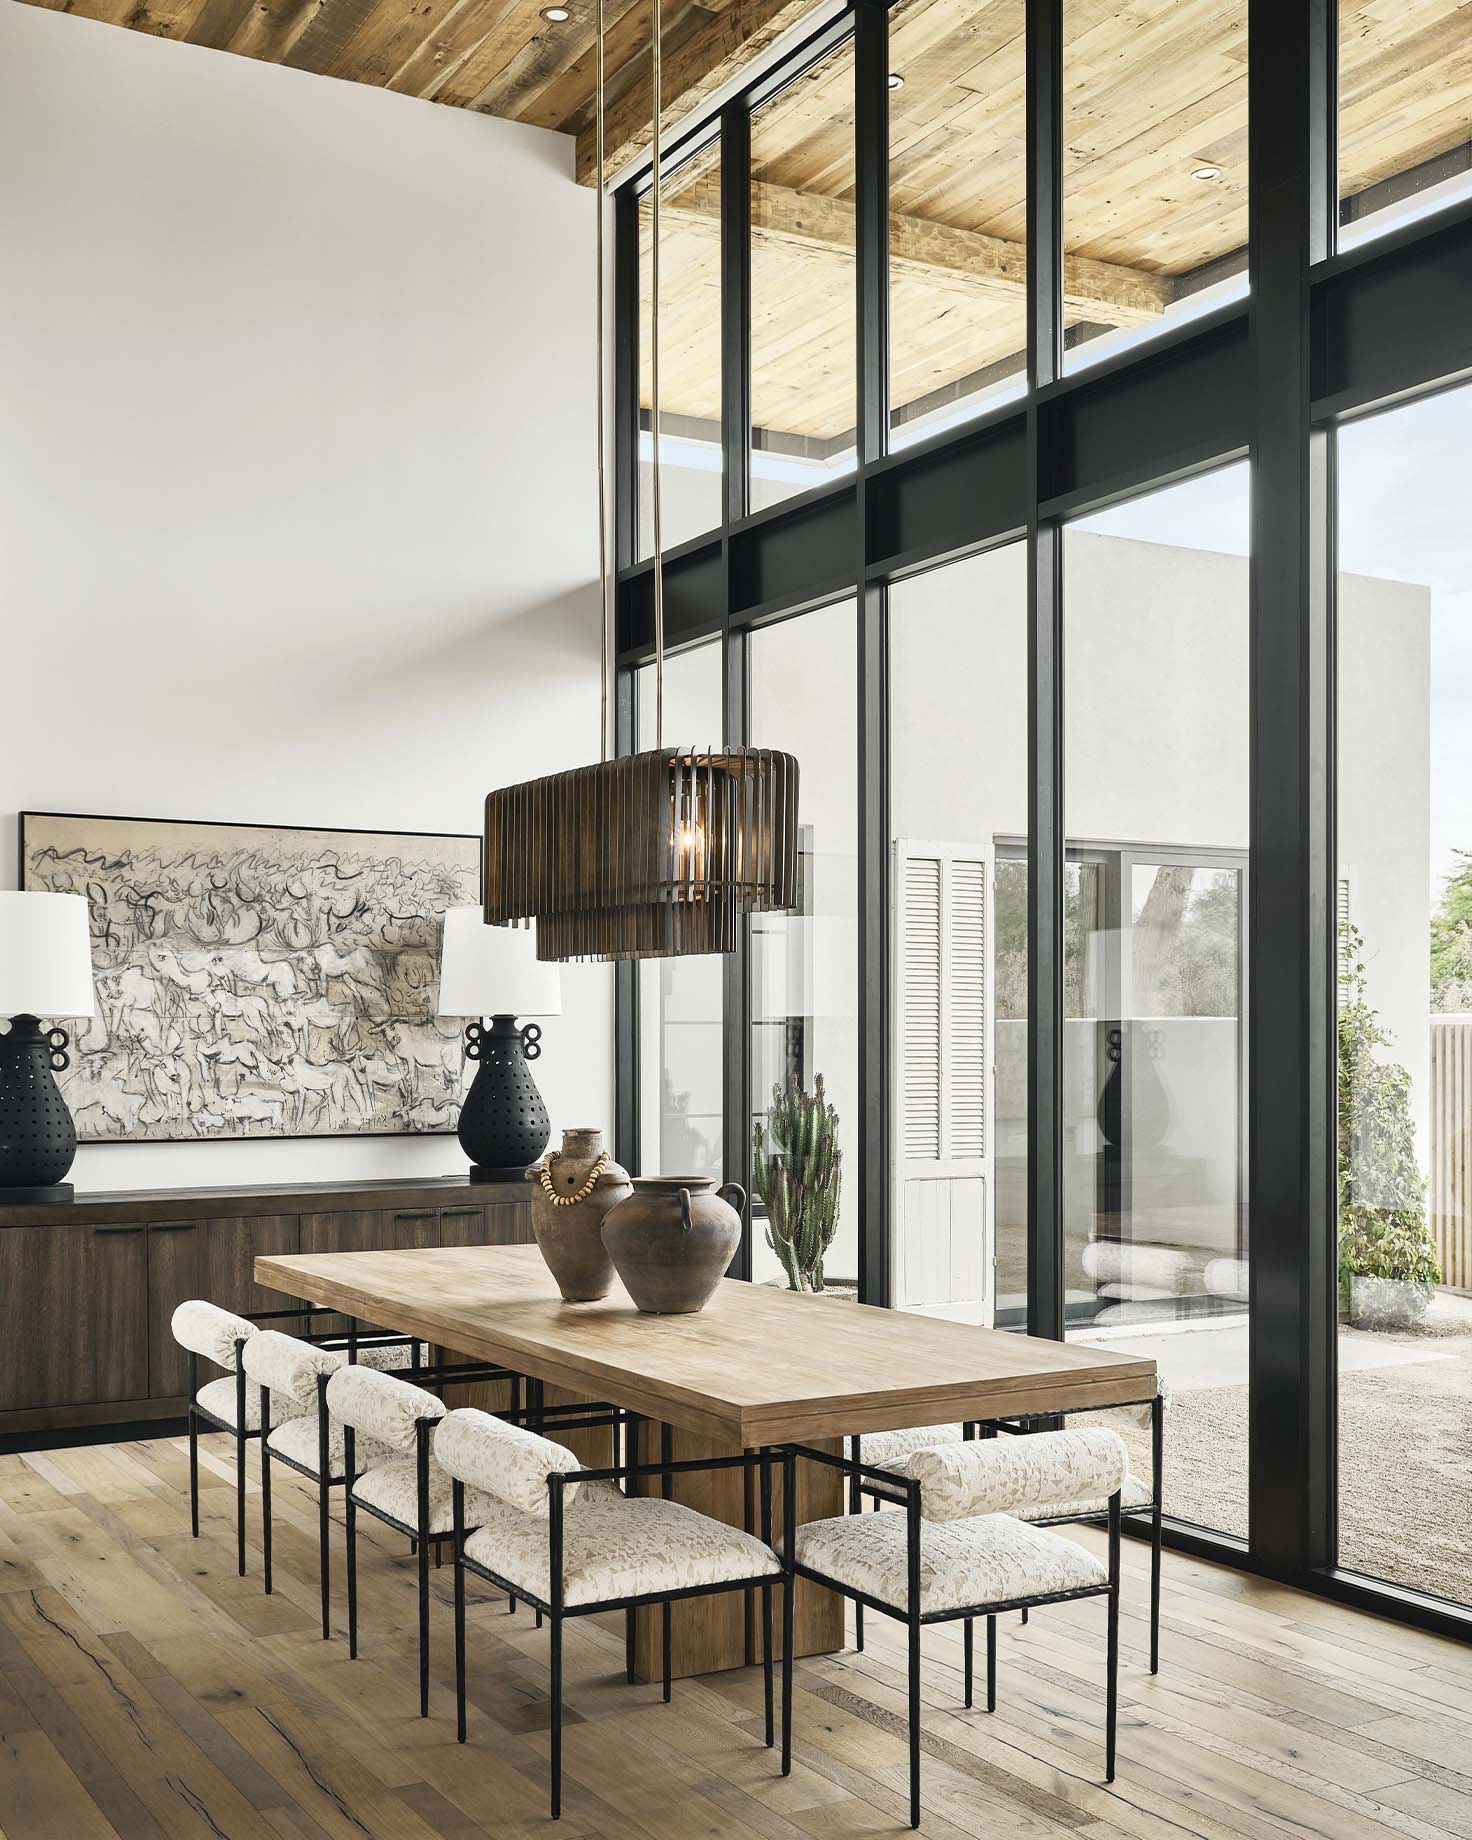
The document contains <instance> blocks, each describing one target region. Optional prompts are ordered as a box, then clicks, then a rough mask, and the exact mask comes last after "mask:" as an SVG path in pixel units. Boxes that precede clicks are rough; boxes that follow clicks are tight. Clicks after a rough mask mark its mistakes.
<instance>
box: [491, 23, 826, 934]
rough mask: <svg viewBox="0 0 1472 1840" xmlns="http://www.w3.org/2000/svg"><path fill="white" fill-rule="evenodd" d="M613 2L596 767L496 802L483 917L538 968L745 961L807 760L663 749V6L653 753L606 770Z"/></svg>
mask: <svg viewBox="0 0 1472 1840" xmlns="http://www.w3.org/2000/svg"><path fill="white" fill-rule="evenodd" d="M603 7H604V0H598V6H597V46H596V57H597V63H596V87H597V102H596V114H597V179H596V190H597V208H598V224H597V232H596V245H595V248H596V265H597V270H598V276H597V282H598V319H597V326H598V338H597V354H598V384H597V388H598V415H597V442H598V586H599V596H600V606H601V614H602V732H601V758H600V759H599V762H598V764H597V765H596V766H588V767H576V768H574V769H573V770H572V771H571V772H567V773H554V774H552V775H551V776H550V777H549V778H546V779H535V780H527V781H525V782H523V783H522V784H521V785H519V786H505V787H502V788H501V789H500V790H499V791H496V792H492V793H490V794H489V795H488V796H487V798H486V901H485V917H486V920H487V922H488V923H490V924H492V925H504V924H506V923H507V922H516V921H527V920H535V921H536V923H537V956H538V958H543V959H572V958H594V959H639V958H678V957H683V956H686V955H688V954H693V953H708V952H734V951H735V950H736V945H737V940H738V937H739V929H740V921H741V919H742V917H743V916H744V915H746V914H750V913H762V912H772V911H776V910H781V909H783V908H791V907H793V906H795V905H796V902H797V780H798V770H797V761H796V759H795V758H794V757H793V756H792V755H791V754H782V753H778V752H777V751H775V750H774V749H771V748H744V747H743V748H692V747H667V746H666V745H665V742H664V546H663V540H662V539H663V531H662V524H661V514H662V492H661V481H660V470H661V469H660V425H659V408H660V404H659V348H660V325H659V242H660V224H659V211H660V152H661V122H660V113H661V107H662V101H663V98H662V93H661V83H660V37H661V18H660V0H653V17H652V39H653V42H652V49H651V63H652V79H653V80H652V85H651V87H652V92H653V95H652V102H653V114H654V122H653V127H654V136H653V147H652V160H651V175H652V182H653V188H654V189H653V197H652V206H651V220H652V221H651V231H652V248H651V255H650V280H651V288H652V294H653V311H652V312H651V314H650V324H649V336H650V352H649V356H650V423H651V434H652V449H653V455H652V459H653V467H654V477H653V492H652V508H653V520H652V522H653V533H652V534H653V538H654V684H655V690H654V707H655V745H654V747H653V749H652V750H650V751H649V752H646V753H643V754H629V755H623V756H620V757H617V758H614V759H610V758H609V749H608V682H609V672H610V655H611V650H612V627H613V619H612V610H611V593H610V579H609V569H608V489H607V480H606V476H605V469H604V449H605V427H604V316H605V308H604V285H603V284H604V262H603V220H604V187H603V179H604V69H603V57H604V21H603Z"/></svg>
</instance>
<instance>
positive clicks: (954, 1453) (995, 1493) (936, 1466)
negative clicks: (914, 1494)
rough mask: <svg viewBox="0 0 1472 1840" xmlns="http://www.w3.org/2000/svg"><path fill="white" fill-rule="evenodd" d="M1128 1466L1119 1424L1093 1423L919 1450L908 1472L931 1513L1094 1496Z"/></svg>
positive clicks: (956, 1515)
mask: <svg viewBox="0 0 1472 1840" xmlns="http://www.w3.org/2000/svg"><path fill="white" fill-rule="evenodd" d="M1128 1470H1129V1463H1128V1458H1127V1456H1126V1453H1125V1447H1124V1442H1123V1440H1122V1439H1121V1437H1120V1435H1119V1433H1118V1432H1117V1431H1110V1430H1108V1429H1107V1428H1106V1427H1104V1426H1102V1425H1089V1426H1085V1427H1083V1428H1081V1429H1080V1430H1077V1431H1038V1432H1034V1433H1031V1434H1030V1435H1026V1436H1022V1437H999V1438H982V1439H978V1440H977V1441H976V1442H975V1443H970V1444H940V1445H936V1446H935V1447H934V1448H933V1449H930V1450H917V1451H915V1452H914V1454H913V1455H912V1456H911V1457H910V1460H909V1462H908V1464H907V1465H906V1469H905V1473H906V1474H907V1475H909V1476H910V1477H911V1479H912V1480H913V1481H915V1482H918V1483H919V1484H920V1512H921V1513H922V1514H923V1515H924V1516H925V1518H926V1520H929V1521H956V1520H965V1519H966V1518H968V1517H969V1516H971V1515H973V1514H1007V1513H1010V1512H1012V1511H1013V1510H1015V1509H1018V1508H1027V1507H1034V1506H1038V1505H1040V1504H1043V1503H1048V1502H1055V1501H1097V1500H1099V1499H1100V1498H1101V1497H1104V1498H1107V1497H1108V1496H1110V1495H1113V1494H1114V1492H1115V1491H1116V1490H1117V1489H1119V1488H1120V1487H1122V1486H1123V1483H1124V1479H1125V1476H1126V1474H1127V1473H1128Z"/></svg>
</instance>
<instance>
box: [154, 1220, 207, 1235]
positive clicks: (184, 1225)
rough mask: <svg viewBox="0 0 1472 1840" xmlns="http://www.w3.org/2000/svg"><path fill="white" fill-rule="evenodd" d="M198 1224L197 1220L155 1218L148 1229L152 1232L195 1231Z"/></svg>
mask: <svg viewBox="0 0 1472 1840" xmlns="http://www.w3.org/2000/svg"><path fill="white" fill-rule="evenodd" d="M198 1225H199V1222H198V1221H197V1220H155V1221H153V1222H152V1223H151V1224H150V1226H149V1229H148V1230H149V1232H150V1233H193V1232H194V1230H195V1228H196V1227H198Z"/></svg>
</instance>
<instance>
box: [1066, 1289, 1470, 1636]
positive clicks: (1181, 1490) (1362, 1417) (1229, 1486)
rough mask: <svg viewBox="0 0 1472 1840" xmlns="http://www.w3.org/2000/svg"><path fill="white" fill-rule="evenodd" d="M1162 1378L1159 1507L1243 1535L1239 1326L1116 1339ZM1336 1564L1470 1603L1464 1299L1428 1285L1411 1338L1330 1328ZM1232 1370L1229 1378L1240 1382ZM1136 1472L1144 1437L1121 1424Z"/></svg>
mask: <svg viewBox="0 0 1472 1840" xmlns="http://www.w3.org/2000/svg"><path fill="white" fill-rule="evenodd" d="M1082 1339H1088V1340H1098V1341H1101V1342H1104V1341H1107V1345H1108V1346H1110V1347H1114V1348H1128V1349H1130V1350H1132V1351H1137V1352H1139V1353H1141V1354H1148V1355H1152V1356H1153V1357H1154V1358H1155V1359H1156V1360H1157V1361H1158V1362H1159V1364H1160V1369H1161V1371H1162V1373H1164V1374H1165V1376H1166V1378H1167V1379H1168V1381H1169V1382H1170V1384H1171V1387H1172V1390H1173V1392H1174V1394H1175V1404H1174V1406H1173V1408H1172V1410H1171V1412H1170V1415H1169V1416H1168V1418H1167V1419H1166V1478H1165V1507H1166V1512H1167V1513H1169V1514H1172V1515H1176V1516H1179V1517H1180V1518H1181V1519H1182V1520H1188V1521H1194V1522H1196V1523H1198V1524H1199V1525H1202V1526H1206V1527H1211V1528H1215V1529H1217V1530H1218V1531H1221V1532H1224V1533H1233V1534H1238V1535H1242V1536H1245V1535H1246V1533H1247V1386H1246V1384H1245V1379H1246V1361H1247V1326H1246V1320H1245V1318H1240V1317H1239V1318H1235V1319H1233V1320H1232V1322H1230V1323H1223V1324H1221V1325H1218V1326H1213V1327H1201V1328H1189V1329H1188V1328H1182V1329H1171V1330H1166V1331H1164V1332H1153V1333H1141V1334H1138V1335H1130V1334H1121V1333H1120V1332H1119V1331H1118V1330H1116V1331H1114V1332H1112V1333H1109V1334H1108V1335H1107V1337H1105V1336H1089V1337H1087V1338H1082ZM1339 1367H1340V1375H1339V1413H1340V1439H1339V1451H1340V1455H1339V1560H1340V1564H1341V1565H1343V1566H1345V1567H1348V1568H1350V1569H1351V1570H1354V1571H1359V1572H1364V1573H1366V1574H1368V1575H1369V1576H1371V1577H1374V1578H1381V1579H1385V1580H1388V1581H1389V1582H1391V1583H1394V1584H1400V1585H1405V1586H1408V1587H1410V1588H1412V1589H1414V1590H1419V1591H1428V1592H1431V1593H1433V1594H1434V1595H1436V1596H1438V1597H1448V1598H1451V1599H1453V1600H1456V1601H1459V1602H1467V1601H1468V1600H1469V1599H1472V1562H1469V1554H1472V1297H1467V1296H1462V1295H1459V1294H1457V1293H1454V1292H1450V1291H1440V1292H1438V1293H1437V1295H1436V1297H1435V1299H1434V1300H1433V1302H1432V1306H1431V1309H1430V1311H1429V1313H1428V1316H1427V1320H1426V1325H1425V1327H1424V1329H1423V1330H1421V1331H1419V1332H1417V1333H1414V1334H1407V1333H1378V1332H1377V1333H1375V1334H1370V1333H1367V1332H1365V1331H1363V1330H1359V1329H1353V1328H1350V1327H1349V1326H1348V1325H1341V1328H1340V1332H1339ZM1237 1376H1241V1378H1240V1379H1238V1378H1237ZM1121 1429H1122V1430H1124V1431H1125V1435H1126V1439H1127V1441H1128V1442H1129V1443H1130V1444H1131V1447H1132V1457H1133V1460H1134V1463H1135V1465H1136V1467H1137V1470H1138V1473H1139V1474H1142V1475H1144V1474H1148V1466H1149V1461H1150V1452H1149V1438H1148V1436H1147V1435H1146V1433H1145V1432H1144V1431H1143V1430H1140V1429H1137V1428H1135V1427H1132V1426H1131V1427H1126V1426H1122V1427H1121Z"/></svg>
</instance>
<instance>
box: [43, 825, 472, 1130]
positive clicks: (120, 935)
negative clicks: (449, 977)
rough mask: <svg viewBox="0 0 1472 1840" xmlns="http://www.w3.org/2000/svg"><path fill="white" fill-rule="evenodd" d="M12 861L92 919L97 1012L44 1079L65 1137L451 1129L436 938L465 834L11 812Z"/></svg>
mask: <svg viewBox="0 0 1472 1840" xmlns="http://www.w3.org/2000/svg"><path fill="white" fill-rule="evenodd" d="M22 857H23V862H24V871H25V886H26V887H27V888H44V889H51V890H55V891H57V892H61V893H67V894H82V895H85V896H86V897H87V901H88V906H89V911H90V914H91V924H92V962H93V971H94V975H95V981H96V987H97V1014H96V1016H95V1017H94V1018H92V1020H91V1021H90V1022H88V1023H86V1024H84V1025H82V1026H81V1028H80V1030H79V1032H78V1034H77V1036H76V1038H75V1040H74V1041H73V1044H72V1066H71V1068H70V1070H69V1071H68V1072H66V1073H65V1074H63V1075H61V1076H60V1080H61V1085H62V1088H63V1091H64V1092H65V1093H66V1096H67V1098H68V1101H69V1103H70V1105H71V1107H72V1111H73V1115H74V1116H75V1119H76V1122H77V1130H78V1135H79V1137H81V1138H82V1140H83V1141H84V1142H89V1143H98V1142H107V1141H110V1140H123V1139H125V1140H128V1141H130V1142H149V1141H152V1142H178V1141H180V1140H181V1139H189V1140H192V1139H200V1138H238V1137H277V1136H283V1135H285V1136H293V1137H315V1136H339V1135H343V1134H348V1133H384V1132H400V1131H403V1132H446V1131H452V1130H453V1129H454V1127H455V1121H456V1117H457V1115H458V1109H459V1103H460V1097H461V1082H462V1079H463V1065H462V1056H461V1049H460V1035H459V1024H458V1023H455V1022H441V1021H439V1020H438V1019H437V1017H436V1015H435V1008H436V1001H437V996H438V990H439V954H440V930H441V925H442V922H443V917H444V912H445V909H446V908H447V907H454V906H462V905H465V904H466V903H473V902H475V901H476V900H478V899H479V897H480V842H479V839H477V838H475V837H416V836H396V835H392V834H386V835H378V834H376V833H372V832H358V831H310V830H294V829H289V828H282V829H275V828H271V827H266V826H256V825H226V824H188V823H178V822H174V821H172V820H166V819H160V820H140V819H123V818H81V817H69V816H56V815H51V814H43V813H35V812H27V813H25V814H24V816H23V818H22Z"/></svg>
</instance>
